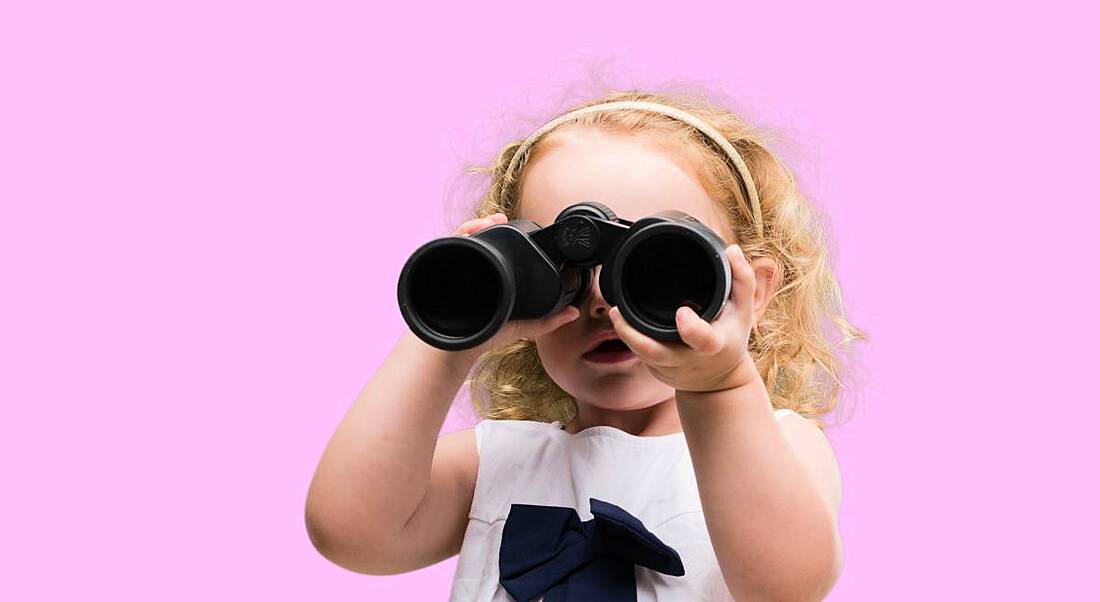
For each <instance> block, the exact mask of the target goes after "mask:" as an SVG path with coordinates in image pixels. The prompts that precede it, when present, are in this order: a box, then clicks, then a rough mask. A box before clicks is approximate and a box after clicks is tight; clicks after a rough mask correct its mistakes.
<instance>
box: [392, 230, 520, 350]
mask: <svg viewBox="0 0 1100 602" xmlns="http://www.w3.org/2000/svg"><path fill="white" fill-rule="evenodd" d="M409 278H410V280H409V302H410V304H411V305H412V307H415V308H416V314H417V316H418V317H419V318H420V319H421V320H422V321H423V322H424V324H425V325H427V326H428V327H429V328H430V329H431V330H432V331H434V332H436V333H439V334H441V335H443V336H449V337H467V336H472V335H474V334H476V333H478V332H479V331H481V330H482V329H484V328H485V327H486V326H487V325H488V324H489V323H490V322H491V321H492V319H493V315H494V314H495V313H496V311H497V309H498V307H499V306H500V302H501V298H502V296H503V283H502V282H501V277H500V273H499V272H498V271H497V268H496V266H494V265H493V264H492V262H491V261H490V260H489V259H488V258H487V257H485V256H484V255H482V254H481V253H478V252H477V251H476V250H474V249H473V248H470V247H468V246H460V245H440V246H438V247H436V248H435V249H432V250H429V251H427V252H425V253H424V255H423V256H421V257H420V259H419V260H418V261H417V262H416V263H415V269H414V270H413V271H412V272H411V273H410V275H409Z"/></svg>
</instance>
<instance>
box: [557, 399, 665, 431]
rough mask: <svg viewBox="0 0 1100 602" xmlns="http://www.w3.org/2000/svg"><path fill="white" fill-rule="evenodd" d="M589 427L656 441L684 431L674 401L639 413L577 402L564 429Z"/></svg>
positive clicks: (571, 429) (659, 404) (576, 429)
mask: <svg viewBox="0 0 1100 602" xmlns="http://www.w3.org/2000/svg"><path fill="white" fill-rule="evenodd" d="M590 426H611V427H614V428H617V429H619V430H620V431H623V432H625V433H630V434H631V435H636V436H638V437H659V436H661V435H671V434H672V433H679V432H682V431H683V429H682V428H681V427H680V414H679V412H677V411H676V397H669V398H668V399H666V400H664V401H662V402H660V403H657V404H654V405H652V406H649V407H648V408H642V409H640V410H607V409H604V408H600V407H596V406H593V405H590V404H587V403H584V402H581V401H578V402H577V416H576V417H575V418H574V419H573V421H572V422H570V423H569V424H567V425H565V430H566V431H567V432H570V433H576V432H579V431H582V430H584V429H586V428H588V427H590Z"/></svg>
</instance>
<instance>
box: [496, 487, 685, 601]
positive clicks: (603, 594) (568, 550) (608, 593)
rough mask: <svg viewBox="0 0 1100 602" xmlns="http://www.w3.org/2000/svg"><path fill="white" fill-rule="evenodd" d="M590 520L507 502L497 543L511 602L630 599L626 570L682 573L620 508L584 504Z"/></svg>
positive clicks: (676, 560)
mask: <svg viewBox="0 0 1100 602" xmlns="http://www.w3.org/2000/svg"><path fill="white" fill-rule="evenodd" d="M589 503H590V504H591V507H592V520H588V521H584V522H581V519H580V517H579V516H577V511H576V510H574V509H572V508H562V507H559V506H534V505H529V504H512V508H511V510H510V511H509V513H508V520H507V521H505V523H504V533H503V535H502V536H501V542H500V584H501V585H503V586H504V589H505V590H506V591H507V592H508V593H509V594H511V595H512V598H514V599H515V600H517V601H519V602H528V601H529V600H532V599H534V598H535V597H536V596H538V595H539V594H543V593H544V594H545V595H544V597H543V601H544V602H565V601H567V600H607V601H608V602H620V601H627V600H629V601H631V602H634V601H636V600H637V599H638V590H637V584H636V583H635V582H634V565H640V566H644V567H646V568H650V569H653V570H655V571H658V572H661V573H664V574H666V575H673V576H676V577H679V576H681V575H683V574H684V564H683V563H682V562H681V561H680V555H679V554H677V553H676V550H674V549H672V548H670V547H668V546H667V545H665V544H664V543H663V542H662V541H661V540H660V539H657V536H656V535H654V534H652V533H650V532H649V531H648V530H646V528H645V526H644V525H643V524H642V522H641V521H640V520H638V519H637V518H634V516H632V515H631V514H630V513H629V512H627V511H626V510H623V509H622V508H620V507H618V506H616V505H614V504H609V503H607V502H604V501H602V500H598V499H596V498H590V499H589Z"/></svg>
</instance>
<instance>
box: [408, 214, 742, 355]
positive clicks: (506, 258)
mask: <svg viewBox="0 0 1100 602" xmlns="http://www.w3.org/2000/svg"><path fill="white" fill-rule="evenodd" d="M725 247H726V244H725V241H724V240H723V239H722V237H721V236H719V235H718V234H716V233H714V232H713V231H712V230H711V229H709V228H707V227H706V226H705V225H703V224H702V223H701V222H699V221H698V220H697V219H695V218H694V217H692V216H690V215H688V214H687V213H684V212H683V211H678V210H668V211H661V212H659V213H655V214H653V215H650V216H647V217H644V218H642V219H639V220H637V221H636V222H629V221H626V220H623V219H619V218H617V217H616V216H615V214H614V212H612V211H611V209H610V208H608V207H607V206H605V205H603V204H601V203H597V202H593V201H586V202H583V203H577V204H575V205H571V206H569V207H567V208H566V209H565V210H564V211H562V212H561V213H560V214H559V215H558V217H557V218H556V219H555V220H554V223H553V224H551V225H550V226H547V227H545V228H543V227H541V226H539V225H538V224H536V223H535V222H532V221H530V220H525V219H516V220H511V221H509V222H508V223H506V224H498V225H495V226H490V227H488V228H486V229H484V230H481V231H479V232H477V233H475V234H473V235H471V236H448V237H445V238H438V239H435V240H432V241H430V242H428V243H426V244H424V245H423V246H421V247H420V248H418V249H417V250H416V251H415V252H413V254H412V255H411V256H410V257H409V259H408V261H406V262H405V266H404V267H403V268H402V269H401V276H400V278H399V279H398V283H397V301H398V304H399V305H400V307H401V315H402V316H403V317H404V318H405V322H406V323H407V324H408V325H409V328H410V329H411V330H412V331H413V333H415V334H416V336H418V337H419V338H420V339H421V340H423V341H424V342H426V343H428V344H429V345H432V346H433V347H436V348H439V349H445V350H449V351H456V350H462V349H469V348H471V347H475V346H477V345H479V344H480V343H483V342H485V341H487V340H489V339H490V338H492V336H493V335H495V334H496V333H497V331H498V330H500V328H501V326H502V325H503V324H504V323H505V322H507V321H510V320H527V319H538V318H543V317H545V316H548V315H551V314H553V313H556V312H557V311H559V310H561V309H562V308H564V307H565V306H566V305H574V306H577V307H578V308H579V307H580V306H581V304H582V303H583V302H584V301H585V299H587V297H588V295H589V294H590V293H591V284H592V279H593V275H594V273H595V266H596V265H602V266H603V267H602V268H601V270H600V292H601V293H602V294H603V296H604V298H605V299H607V302H608V303H609V304H611V305H612V306H618V307H619V310H620V311H621V312H622V315H623V317H624V318H625V319H626V320H627V322H628V323H630V325H631V326H633V327H634V328H635V329H637V330H638V331H639V332H642V333H644V334H646V335H648V336H650V337H652V338H654V339H657V340H660V341H678V340H680V335H679V331H677V329H676V310H677V309H679V308H680V307H681V306H683V305H687V306H689V307H691V308H692V309H693V310H695V312H696V313H697V314H699V316H700V317H701V318H703V319H704V320H706V321H708V322H710V321H712V320H714V319H715V318H716V317H717V316H718V314H719V313H720V312H721V311H722V308H723V306H724V305H725V303H726V299H727V298H728V297H729V293H730V286H731V278H730V266H729V263H728V262H727V260H726V257H725Z"/></svg>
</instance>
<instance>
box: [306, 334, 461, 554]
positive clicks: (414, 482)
mask: <svg viewBox="0 0 1100 602" xmlns="http://www.w3.org/2000/svg"><path fill="white" fill-rule="evenodd" d="M475 360H476V356H475V355H472V354H471V353H464V352H447V351H442V350H439V349H435V348H434V347H431V346H429V345H427V344H426V343H424V342H422V341H421V340H420V339H418V338H417V337H416V336H415V335H413V334H412V333H411V332H406V333H405V334H404V335H403V336H402V337H401V339H400V340H399V341H398V342H397V344H396V345H395V346H394V349H393V351H392V352H391V353H390V355H389V356H388V357H387V358H386V360H385V361H384V362H383V364H382V366H381V367H380V368H379V369H378V371H377V373H375V376H374V377H373V378H372V379H371V381H370V382H369V383H368V384H367V386H366V387H365V388H364V390H363V392H362V393H360V395H359V397H358V398H357V399H356V400H355V403H354V405H353V406H352V408H351V409H350V410H349V411H348V413H347V415H346V416H345V417H344V419H343V421H342V422H341V423H340V425H339V427H337V429H336V432H335V433H334V434H333V436H332V439H331V440H330V441H329V444H328V447H327V448H326V449H325V452H324V455H323V456H322V458H321V461H320V463H319V465H318V466H317V471H316V473H315V474H314V477H313V482H312V483H311V485H310V488H309V495H308V497H307V501H306V525H307V529H308V531H309V535H310V539H311V540H312V541H313V544H314V546H315V547H316V548H317V550H318V551H319V552H320V553H321V554H322V555H323V556H325V557H326V558H328V559H329V560H331V561H332V562H334V563H336V564H338V565H340V566H342V567H344V568H346V569H349V570H352V571H356V572H360V573H371V574H392V573H400V572H405V571H411V570H414V569H417V568H421V567H424V566H428V565H430V564H433V563H436V562H439V561H440V560H443V559H444V558H447V557H449V556H453V555H454V554H456V553H457V552H458V549H459V546H460V545H461V543H462V538H463V534H464V532H465V529H466V523H467V515H468V513H469V510H470V502H471V499H472V497H473V487H474V482H475V480H476V477H477V452H476V450H475V447H474V439H473V431H472V430H469V429H468V430H465V431H460V432H456V433H451V434H448V435H445V436H443V437H439V431H440V429H441V428H442V426H443V421H444V419H445V418H446V416H447V409H448V408H449V407H450V404H451V401H452V400H453V399H454V396H455V394H456V393H457V392H458V389H459V387H461V386H462V383H463V381H464V380H465V378H466V376H467V374H468V373H469V370H470V368H471V367H472V365H473V363H474V361H475ZM437 437H438V441H437Z"/></svg>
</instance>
